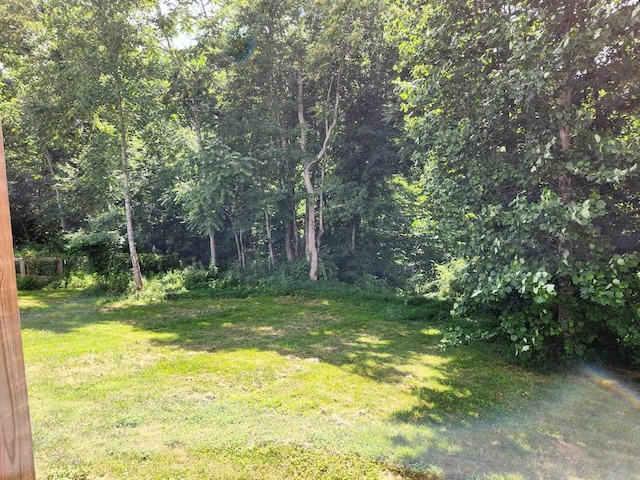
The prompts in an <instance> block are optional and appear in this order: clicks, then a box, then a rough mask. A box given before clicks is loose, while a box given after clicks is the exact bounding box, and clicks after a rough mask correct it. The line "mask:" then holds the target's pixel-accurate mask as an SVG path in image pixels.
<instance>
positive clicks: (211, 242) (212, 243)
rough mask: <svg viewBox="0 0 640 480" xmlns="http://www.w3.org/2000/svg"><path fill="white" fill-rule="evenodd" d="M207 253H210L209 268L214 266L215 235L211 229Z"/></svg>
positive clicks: (215, 263)
mask: <svg viewBox="0 0 640 480" xmlns="http://www.w3.org/2000/svg"><path fill="white" fill-rule="evenodd" d="M209 255H210V258H211V260H210V263H209V265H210V266H211V268H216V267H217V266H218V265H217V262H216V236H215V232H214V231H213V230H209Z"/></svg>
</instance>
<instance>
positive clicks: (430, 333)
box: [420, 327, 442, 337]
mask: <svg viewBox="0 0 640 480" xmlns="http://www.w3.org/2000/svg"><path fill="white" fill-rule="evenodd" d="M420 333H422V334H423V335H428V336H430V337H433V336H436V337H437V336H440V335H442V330H439V329H437V328H433V327H432V328H424V329H422V330H420Z"/></svg>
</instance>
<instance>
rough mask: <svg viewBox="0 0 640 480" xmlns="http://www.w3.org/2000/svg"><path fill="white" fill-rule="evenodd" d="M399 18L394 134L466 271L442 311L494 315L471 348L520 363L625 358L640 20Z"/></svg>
mask: <svg viewBox="0 0 640 480" xmlns="http://www.w3.org/2000/svg"><path fill="white" fill-rule="evenodd" d="M398 8H399V9H403V10H402V12H403V14H402V15H399V16H398V20H397V22H398V23H397V26H396V29H397V32H398V33H397V34H398V35H399V37H400V40H401V43H400V50H401V52H402V63H401V67H402V75H403V79H404V83H403V84H402V95H403V98H404V100H405V108H406V110H407V127H408V129H409V132H410V134H411V137H412V138H413V139H414V140H415V142H416V144H417V146H418V152H417V154H416V158H417V159H418V161H419V162H421V163H422V164H423V165H424V167H425V176H426V178H427V180H426V181H427V191H428V192H429V199H430V201H429V205H430V207H431V209H432V215H433V218H434V219H435V220H436V225H437V231H438V234H439V236H440V238H441V241H442V242H444V243H445V244H447V249H448V251H449V252H451V254H452V255H453V256H454V257H458V258H462V259H464V260H465V261H466V267H465V268H464V270H463V271H461V272H460V276H459V278H458V279H457V288H458V289H459V292H460V294H461V299H460V302H459V303H458V305H457V307H456V309H455V311H456V313H457V314H459V315H464V314H465V313H468V312H469V311H476V312H477V311H479V310H483V311H485V312H490V313H494V314H496V313H497V315H496V316H497V319H498V321H499V324H498V325H496V326H495V327H494V328H495V330H492V331H490V332H484V333H481V334H484V335H494V334H496V333H499V334H502V335H504V336H506V338H507V339H509V340H511V341H512V342H514V343H515V346H516V348H517V352H518V353H520V354H523V355H532V354H533V355H536V354H540V353H543V354H545V355H546V356H549V355H558V356H564V355H570V356H571V355H575V354H578V355H585V354H586V353H588V349H590V348H592V347H596V346H600V347H602V346H606V349H608V350H609V351H610V352H616V353H619V350H621V349H622V348H624V347H630V348H629V350H628V351H634V350H635V351H636V352H637V347H638V346H639V345H640V322H639V317H638V312H639V310H638V309H639V307H640V298H639V297H638V294H639V293H640V290H639V288H640V279H639V278H638V275H637V272H638V270H637V265H638V256H637V249H638V227H639V226H640V224H639V220H640V218H639V217H638V214H639V213H640V211H639V207H640V205H639V204H638V193H639V190H638V178H637V166H638V161H639V160H640V142H639V139H640V135H639V134H640V117H639V116H638V114H639V113H640V112H639V107H640V88H639V84H638V76H639V75H640V55H639V54H640V49H639V46H640V44H639V43H638V38H637V32H638V31H639V28H638V27H639V26H640V8H639V7H638V6H637V5H635V4H634V3H633V2H614V3H611V2H604V1H603V2H581V1H578V2H576V1H561V2H553V3H548V2H513V3H511V4H506V5H505V4H504V3H502V2H467V1H446V2H445V1H433V2H429V3H428V5H426V6H424V7H418V6H416V5H414V4H413V3H412V2H407V3H406V4H402V5H399V6H398ZM636 360H638V358H636Z"/></svg>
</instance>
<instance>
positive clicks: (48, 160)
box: [42, 145, 67, 230]
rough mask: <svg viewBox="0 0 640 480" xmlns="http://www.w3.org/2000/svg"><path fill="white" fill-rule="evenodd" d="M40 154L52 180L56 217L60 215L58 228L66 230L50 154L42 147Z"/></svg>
mask: <svg viewBox="0 0 640 480" xmlns="http://www.w3.org/2000/svg"><path fill="white" fill-rule="evenodd" d="M42 154H43V155H44V159H45V161H46V162H47V166H48V167H49V173H51V179H52V180H53V191H54V192H55V194H56V203H57V204H58V215H60V227H61V228H62V230H66V229H67V228H66V225H65V221H64V209H63V208H62V196H61V195H60V189H59V188H58V185H57V184H56V181H55V179H56V172H55V170H54V168H53V159H52V158H51V152H50V151H49V149H48V148H47V147H46V146H44V145H43V146H42Z"/></svg>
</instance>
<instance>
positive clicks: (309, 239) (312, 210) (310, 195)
mask: <svg viewBox="0 0 640 480" xmlns="http://www.w3.org/2000/svg"><path fill="white" fill-rule="evenodd" d="M302 76H303V72H302V53H301V51H299V52H298V95H297V105H298V123H299V125H300V149H301V150H302V151H303V152H306V147H307V124H306V120H305V117H304V96H303V93H304V86H303V81H302ZM341 79H342V70H341V69H340V70H338V72H337V73H336V75H335V80H336V85H335V94H334V100H333V117H332V121H331V123H329V119H328V118H327V119H326V120H325V135H324V141H323V142H322V147H321V148H320V151H319V152H318V153H317V154H316V156H315V157H314V158H310V159H307V160H305V164H304V169H303V178H304V186H305V189H306V191H307V198H306V204H307V221H306V223H307V228H306V234H307V235H306V250H307V255H308V260H309V264H310V265H309V278H310V279H311V280H314V281H316V280H318V265H319V251H318V239H317V238H316V201H317V200H316V192H315V187H314V185H313V179H312V169H313V167H314V166H315V165H316V164H317V163H318V162H319V161H320V160H322V159H323V158H324V156H325V154H326V153H327V149H328V147H329V141H330V140H331V136H332V133H333V130H334V129H335V127H336V125H337V123H338V112H339V106H340V82H341ZM333 82H334V78H332V79H331V82H330V84H329V89H328V90H327V105H328V104H329V102H330V100H331V96H332V93H333ZM320 236H321V234H320Z"/></svg>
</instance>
